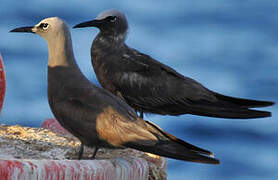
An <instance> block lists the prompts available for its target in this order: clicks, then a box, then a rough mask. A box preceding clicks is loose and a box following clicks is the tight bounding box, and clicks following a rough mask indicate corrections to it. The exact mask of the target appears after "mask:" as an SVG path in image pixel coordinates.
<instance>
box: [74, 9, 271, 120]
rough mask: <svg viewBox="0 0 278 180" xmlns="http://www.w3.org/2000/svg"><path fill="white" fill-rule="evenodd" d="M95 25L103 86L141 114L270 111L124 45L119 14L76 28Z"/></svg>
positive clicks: (94, 53)
mask: <svg viewBox="0 0 278 180" xmlns="http://www.w3.org/2000/svg"><path fill="white" fill-rule="evenodd" d="M83 27H97V28H98V29H99V30H100V32H99V33H98V35H97V36H96V38H95V39H94V41H93V44H92V47H91V60H92V65H93V67H94V70H95V73H96V75H97V78H98V80H99V82H100V84H101V85H102V87H103V88H105V89H107V90H109V91H110V92H112V93H113V94H115V95H117V96H119V97H120V98H122V99H123V100H125V101H126V102H127V103H128V104H129V105H130V106H131V107H133V108H134V109H136V110H137V111H139V112H140V117H141V118H143V112H147V113H156V114H162V115H166V114H167V115H181V114H194V115H201V116H210V117H218V118H241V119H247V118H262V117H268V116H271V113H270V112H267V111H258V110H251V109H249V108H255V107H266V106H271V105H273V104H274V103H273V102H268V101H257V100H249V99H241V98H235V97H230V96H225V95H222V94H219V93H216V92H213V91H211V90H209V89H207V88H206V87H204V86H203V85H201V84H200V83H198V82H197V81H195V80H193V79H191V78H188V77H185V76H183V75H182V74H179V73H178V72H176V71H175V70H174V69H172V68H171V67H169V66H166V65H164V64H162V63H160V62H158V61H157V60H155V59H153V58H152V57H150V56H148V55H146V54H143V53H140V52H138V51H137V50H135V49H133V48H130V47H128V46H127V45H126V44H125V39H126V35H127V30H128V22H127V20H126V17H125V15H124V14H122V13H121V12H119V11H117V10H108V11H104V12H102V13H100V14H99V15H98V17H97V18H96V19H94V20H92V21H88V22H84V23H80V24H78V25H76V26H74V28H83Z"/></svg>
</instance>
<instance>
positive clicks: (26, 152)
mask: <svg viewBox="0 0 278 180" xmlns="http://www.w3.org/2000/svg"><path fill="white" fill-rule="evenodd" d="M79 146H80V141H79V140H78V139H77V138H75V137H74V136H72V135H71V134H68V133H66V132H62V133H59V132H54V131H51V130H49V129H44V128H30V127H21V126H6V125H0V173H1V168H3V167H5V166H6V164H7V163H9V161H16V162H23V164H24V163H26V162H27V161H28V160H32V162H27V163H29V164H30V163H31V164H32V163H44V162H45V161H47V162H50V161H51V163H52V161H54V162H55V163H56V164H57V163H58V164H59V163H62V165H61V166H63V164H66V165H68V166H72V165H71V164H72V163H83V162H84V163H85V162H86V163H87V164H88V163H93V164H95V165H101V164H103V163H104V164H105V163H110V164H111V165H110V166H114V167H115V169H116V171H117V172H118V171H119V172H122V171H120V170H119V169H117V168H120V169H122V168H124V166H125V164H126V166H132V168H138V167H137V166H140V167H141V170H142V167H143V169H144V167H146V169H147V170H146V172H147V173H148V174H147V175H146V178H148V179H166V158H162V157H159V156H156V155H152V154H148V153H143V152H140V151H136V150H133V149H122V150H109V149H100V150H99V151H98V153H97V155H96V160H82V161H78V160H76V159H77V154H78V151H79ZM92 152H93V149H91V148H85V151H84V159H89V158H90V156H91V154H92ZM134 162H136V163H137V162H138V163H137V164H136V163H134ZM3 163H4V165H3ZM5 163H6V164H5ZM144 163H145V164H144ZM117 164H118V165H117ZM119 164H120V165H119ZM35 166H37V165H35ZM129 168H130V167H129ZM110 171H111V170H110ZM138 171H139V170H138ZM138 173H143V172H138ZM120 175H121V174H119V173H117V177H120ZM28 177H29V176H28ZM30 177H31V176H30ZM32 177H33V176H32ZM37 177H38V176H37ZM119 179H121V178H119ZM128 179H129V178H128Z"/></svg>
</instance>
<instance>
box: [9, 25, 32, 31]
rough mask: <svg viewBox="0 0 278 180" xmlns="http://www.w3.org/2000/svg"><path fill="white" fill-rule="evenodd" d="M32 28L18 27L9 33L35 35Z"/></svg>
mask: <svg viewBox="0 0 278 180" xmlns="http://www.w3.org/2000/svg"><path fill="white" fill-rule="evenodd" d="M33 28H34V27H33V26H29V27H20V28H15V29H13V30H11V31H10V32H26V33H35V32H34V31H33Z"/></svg>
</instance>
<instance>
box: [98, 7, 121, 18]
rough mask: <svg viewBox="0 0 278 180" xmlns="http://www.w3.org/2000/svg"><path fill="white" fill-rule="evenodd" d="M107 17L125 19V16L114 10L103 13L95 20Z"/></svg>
mask: <svg viewBox="0 0 278 180" xmlns="http://www.w3.org/2000/svg"><path fill="white" fill-rule="evenodd" d="M108 16H117V17H121V18H123V19H125V15H124V14H123V13H121V12H120V11H118V10H116V9H111V10H107V11H103V12H101V13H100V14H99V15H98V16H97V17H96V19H97V20H101V19H105V18H106V17H108Z"/></svg>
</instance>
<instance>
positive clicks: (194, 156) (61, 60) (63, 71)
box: [12, 17, 219, 164]
mask: <svg viewBox="0 0 278 180" xmlns="http://www.w3.org/2000/svg"><path fill="white" fill-rule="evenodd" d="M41 24H43V25H41ZM12 32H33V33H36V34H39V35H41V36H42V37H44V38H45V39H46V41H47V43H48V50H49V59H48V101H49V105H50V108H51V110H52V112H53V114H54V115H55V117H56V119H57V120H58V121H59V122H60V124H61V125H62V126H63V127H64V128H65V129H67V130H68V131H69V132H71V133H72V134H73V135H74V136H76V137H77V138H78V139H79V140H80V141H81V143H82V145H81V148H80V153H79V157H80V158H81V157H82V153H83V147H84V145H87V146H90V147H95V148H96V151H95V153H94V154H93V156H94V155H95V154H96V152H97V149H98V148H100V147H105V148H125V147H129V148H134V149H137V150H141V151H144V152H149V153H153V154H157V155H161V156H165V157H170V158H174V159H179V160H185V161H193V162H200V163H209V164H218V163H219V161H218V160H217V159H215V158H213V157H210V156H211V155H212V153H211V152H209V151H207V150H205V149H202V148H199V147H196V146H194V145H191V144H188V143H186V142H184V141H183V140H181V139H178V138H176V137H174V136H172V135H170V134H168V133H166V132H164V131H163V130H161V129H160V128H159V127H158V126H156V125H154V124H152V123H150V122H148V121H144V120H143V119H141V118H139V117H137V114H136V112H135V111H134V110H133V109H132V108H131V107H130V106H129V105H128V104H126V103H125V102H124V101H122V100H121V99H120V98H118V97H117V96H114V95H113V94H111V93H110V92H109V91H107V90H104V89H101V88H98V87H96V86H95V85H93V84H92V83H91V82H90V81H89V80H88V79H87V78H86V77H85V76H84V75H83V74H82V73H81V71H80V70H79V68H78V66H77V64H76V62H75V58H74V55H73V50H72V45H71V36H70V32H69V30H68V28H67V25H66V24H65V23H64V22H63V21H62V20H60V19H59V18H57V17H53V18H47V19H44V20H42V21H41V22H40V23H39V24H37V25H36V26H34V27H23V28H16V29H14V30H12ZM208 155H210V156H208Z"/></svg>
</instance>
